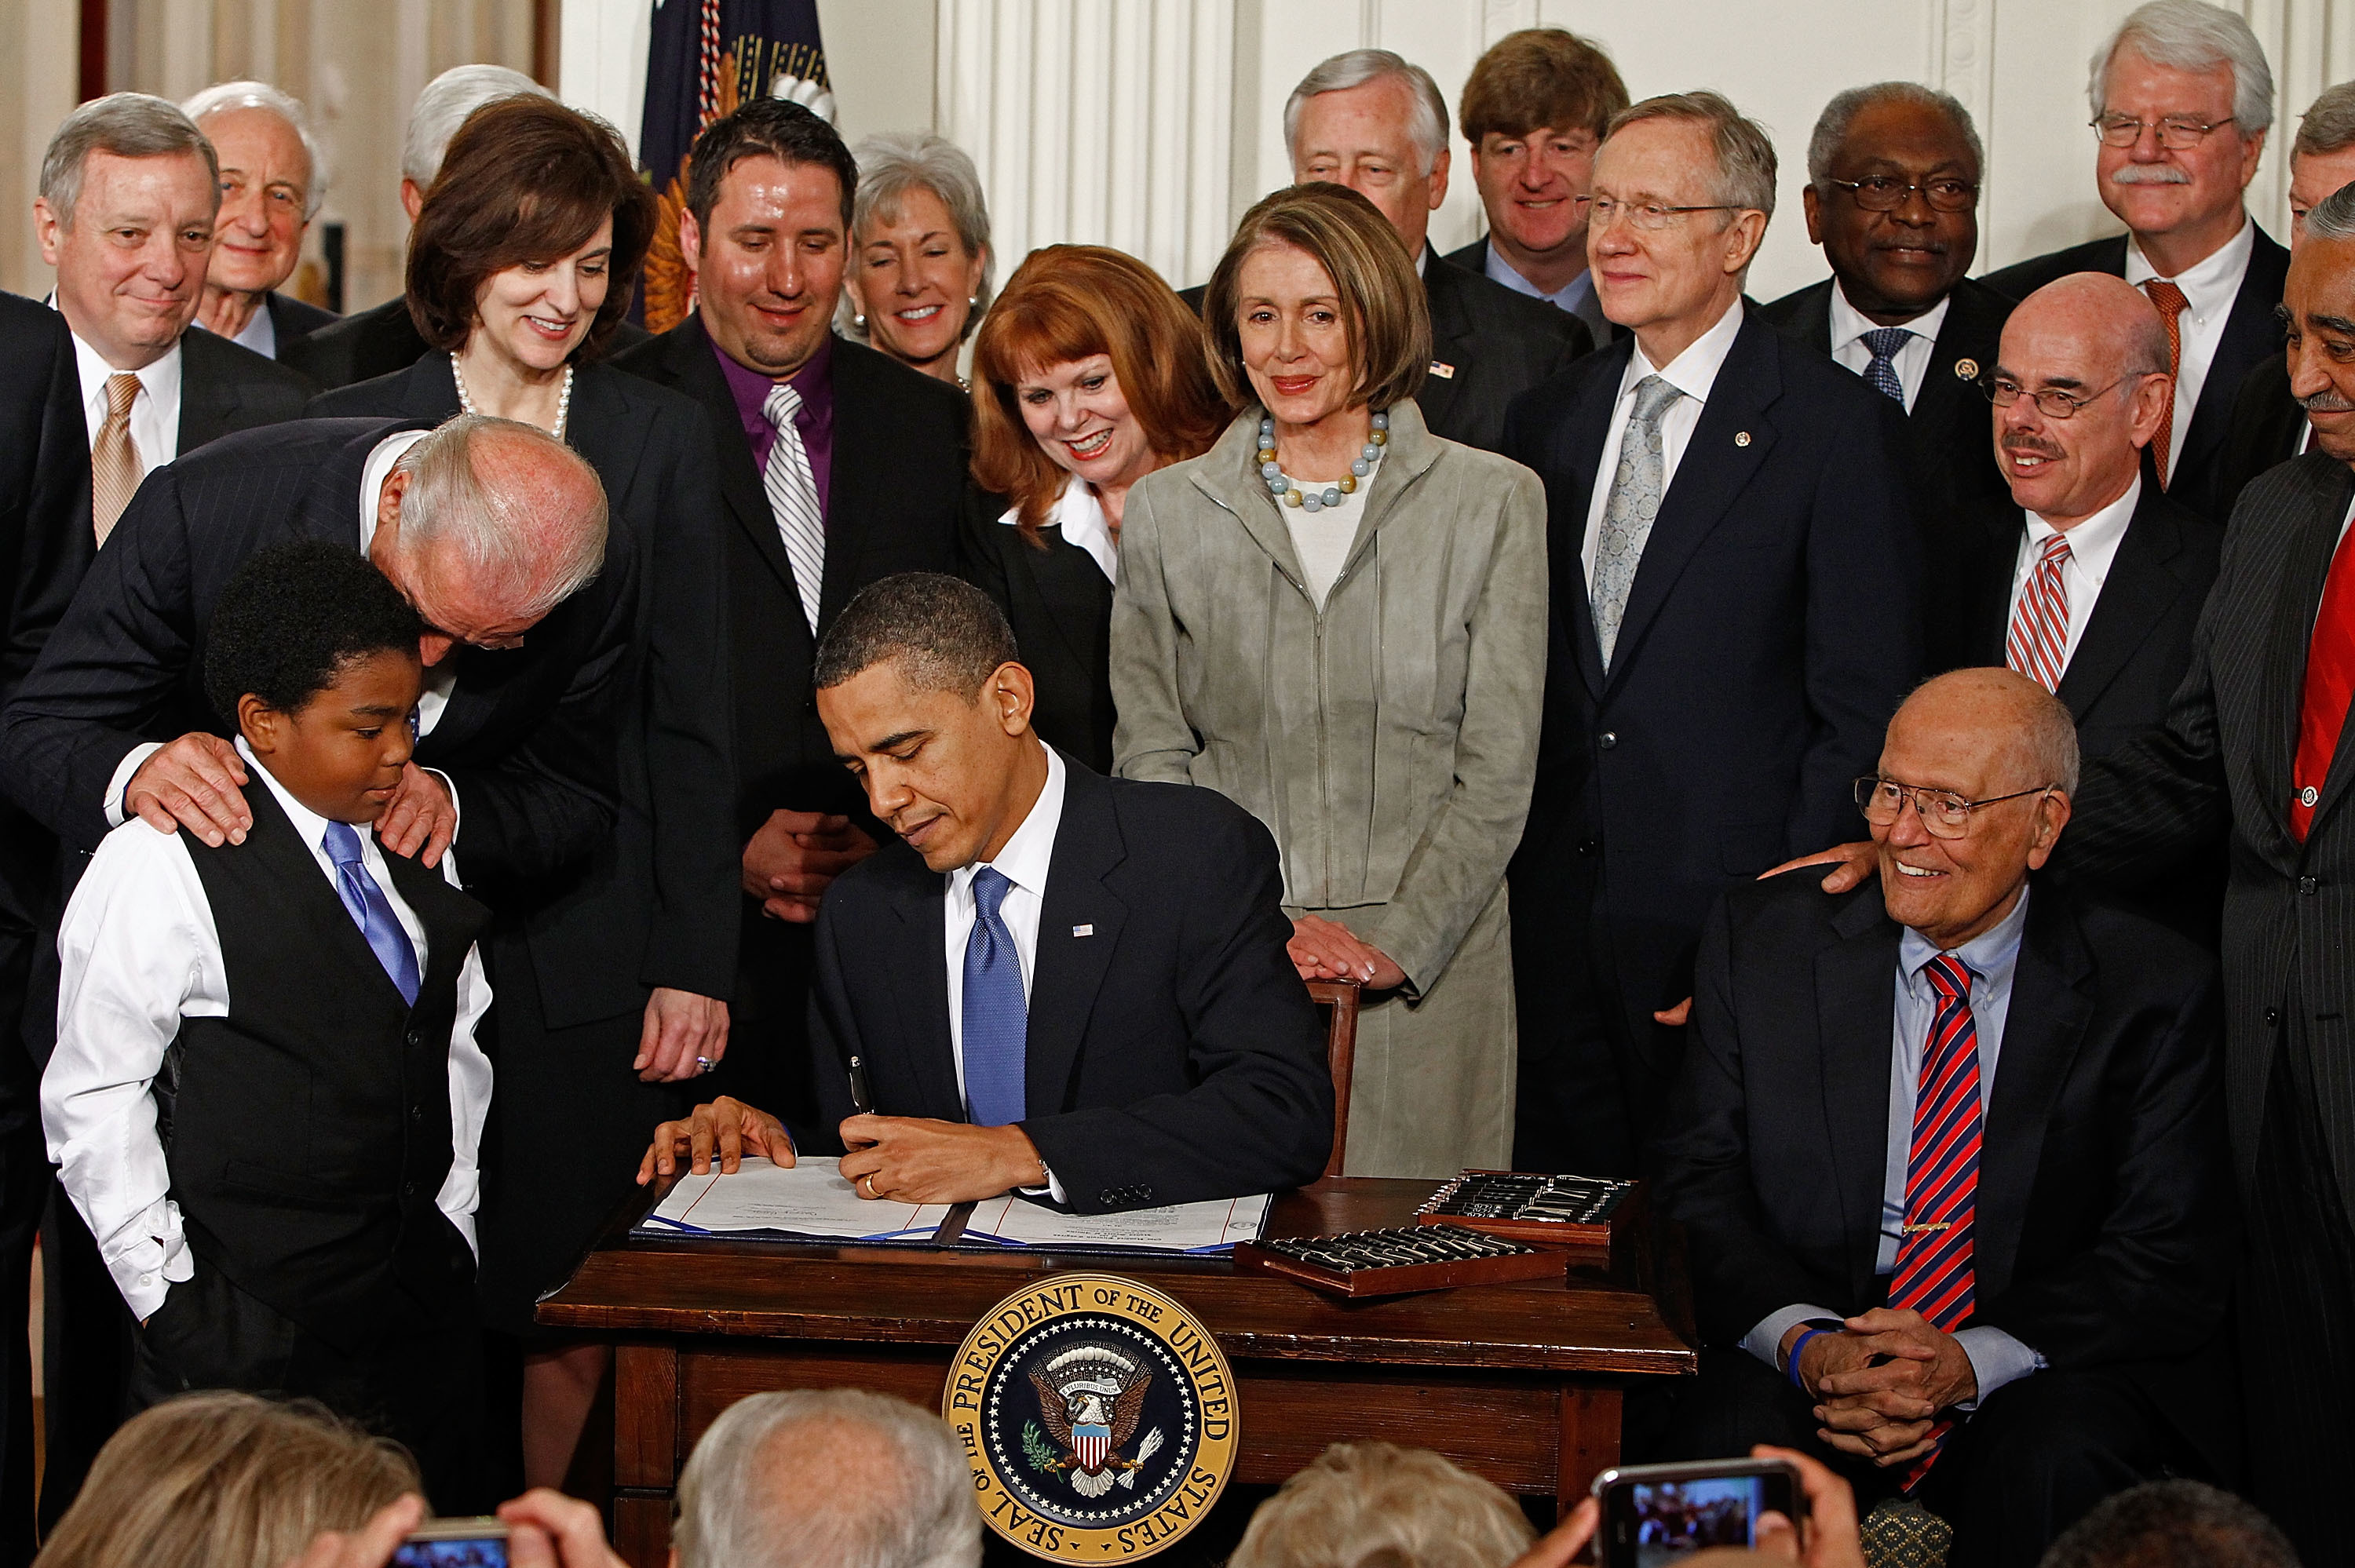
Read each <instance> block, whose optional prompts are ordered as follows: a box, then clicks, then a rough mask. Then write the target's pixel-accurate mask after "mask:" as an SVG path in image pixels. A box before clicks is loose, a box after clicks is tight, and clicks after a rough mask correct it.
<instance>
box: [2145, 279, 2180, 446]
mask: <svg viewBox="0 0 2355 1568" xmlns="http://www.w3.org/2000/svg"><path fill="white" fill-rule="evenodd" d="M2142 291H2143V292H2144V293H2146V294H2148V295H2149V296H2150V302H2151V303H2152V304H2154V305H2157V306H2158V317H2159V320H2161V321H2163V322H2165V323H2167V373H2168V375H2169V376H2175V377H2178V378H2180V377H2181V376H2182V375H2183V311H2184V307H2186V306H2187V305H2189V304H2190V303H2191V302H2190V300H2187V299H2185V298H2184V297H2183V291H2182V290H2180V289H2179V288H2177V287H2176V286H2175V285H2174V284H2172V283H2170V282H2169V281H2167V280H2166V279H2164V278H2153V279H2152V280H2151V281H2149V282H2147V283H2145V284H2144V285H2143V286H2142ZM2174 444H2175V383H2174V382H2173V381H2169V383H2168V385H2167V406H2166V407H2165V408H2162V409H2160V410H2159V415H2158V434H2157V435H2155V436H2153V437H2151V439H2150V457H2151V461H2153V462H2154V463H2156V464H2158V487H2159V489H2161V490H2165V489H2166V488H2167V481H2168V478H2169V474H2168V471H2167V469H2168V461H2169V456H2170V453H2171V450H2172V449H2173V447H2174Z"/></svg>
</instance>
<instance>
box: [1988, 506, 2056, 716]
mask: <svg viewBox="0 0 2355 1568" xmlns="http://www.w3.org/2000/svg"><path fill="white" fill-rule="evenodd" d="M2068 564H2069V535H2066V534H2055V535H2052V537H2051V538H2050V539H2047V540H2045V541H2044V550H2043V554H2041V555H2040V556H2037V558H2036V565H2035V566H2034V567H2030V570H2029V573H2028V582H2027V584H2026V585H2025V586H2024V587H2022V588H2020V590H2019V609H2015V610H2013V611H2012V612H2011V631H2010V634H2009V636H2007V637H2006V638H2005V639H2004V643H2003V657H2004V662H2005V663H2007V664H2009V665H2010V666H2011V667H2012V669H2013V670H2014V671H2016V672H2017V673H2019V674H2022V675H2025V676H2027V677H2028V678H2029V679H2030V680H2031V681H2033V682H2035V683H2037V684H2038V685H2040V686H2041V687H2043V688H2044V689H2045V690H2046V691H2048V692H2057V691H2059V690H2060V689H2061V666H2062V651H2063V650H2065V649H2066V648H2067V647H2068V646H2069V585H2068V584H2067V583H2066V582H2065V581H2063V580H2062V576H2061V568H2062V567H2065V566H2067V565H2068Z"/></svg>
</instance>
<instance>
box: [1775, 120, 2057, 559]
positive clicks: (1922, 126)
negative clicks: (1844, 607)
mask: <svg viewBox="0 0 2355 1568" xmlns="http://www.w3.org/2000/svg"><path fill="white" fill-rule="evenodd" d="M1982 158H1983V154H1982V152H1981V149H1980V146H1979V136H1978V132H1977V129H1975V128H1974V127H1973V126H1972V124H1971V116H1970V111H1968V110H1966V109H1965V108H1964V107H1963V106H1962V105H1961V104H1960V103H1958V102H1956V101H1955V100H1954V98H1952V97H1951V96H1950V95H1948V94H1946V93H1943V92H1939V91H1937V90H1934V89H1932V88H1927V87H1922V86H1919V85H1917V84H1916V83H1913V82H1910V81H1883V82H1876V83H1874V84H1873V85H1871V86H1870V87H1854V88H1850V89H1849V90H1847V91H1846V92H1843V93H1841V94H1839V95H1838V97H1836V98H1834V99H1833V100H1832V101H1830V102H1829V103H1828V104H1826V105H1825V106H1824V112H1823V115H1822V117H1821V118H1820V119H1818V120H1817V122H1816V131H1815V134H1814V136H1813V137H1811V138H1810V139H1809V140H1808V143H1807V185H1806V189H1805V190H1804V191H1802V192H1801V193H1800V196H1801V199H1802V201H1803V202H1804V203H1805V204H1806V217H1807V238H1810V239H1812V240H1814V241H1815V242H1816V243H1817V244H1818V245H1820V246H1822V247H1823V248H1824V260H1827V261H1828V262H1830V263H1831V269H1832V275H1831V276H1830V277H1829V278H1827V279H1825V280H1824V281H1822V282H1820V283H1811V284H1809V285H1808V286H1807V287H1806V288H1804V289H1801V290H1799V291H1797V292H1796V293H1790V294H1785V295H1784V296H1783V297H1782V298H1781V299H1779V300H1776V301H1775V302H1774V303H1773V304H1770V305H1766V306H1764V307H1762V308H1761V309H1760V310H1759V313H1758V314H1759V317H1760V319H1762V320H1764V322H1765V323H1767V324H1768V325H1770V326H1774V327H1776V328H1779V329H1780V330H1781V331H1782V332H1784V333H1785V334H1788V335H1789V336H1791V337H1794V338H1796V339H1797V340H1798V341H1799V342H1801V343H1804V344H1806V345H1807V346H1809V347H1810V348H1816V349H1820V350H1822V351H1823V352H1825V353H1827V354H1829V355H1831V356H1832V357H1833V358H1834V359H1836V360H1838V362H1839V363H1840V364H1841V365H1843V366H1847V367H1848V368H1849V369H1850V370H1853V371H1855V372H1856V373H1857V374H1858V375H1859V376H1863V377H1864V380H1865V384H1866V385H1867V386H1869V387H1871V388H1872V389H1873V390H1874V391H1876V392H1879V393H1881V394H1882V395H1884V396H1886V397H1890V398H1891V399H1893V400H1894V401H1895V402H1896V403H1897V405H1898V406H1899V407H1900V408H1903V409H1904V410H1905V414H1906V418H1905V434H1906V438H1907V450H1906V453H1905V467H1906V471H1907V473H1908V475H1909V477H1911V478H1912V480H1913V483H1914V493H1915V497H1916V500H1917V501H1918V502H1919V503H1921V504H1920V506H1919V508H1918V510H1917V520H1918V521H1919V522H1920V523H1921V524H1922V525H1923V528H1924V529H1925V531H1927V532H1926V534H1925V537H1928V538H1931V539H1933V540H1934V539H1935V538H1937V537H1939V536H1942V535H1945V534H1946V533H1947V532H1948V530H1950V529H1951V528H1952V527H1953V526H1954V522H1955V513H1956V512H1957V511H1968V510H1972V509H1974V508H1975V507H1984V506H1987V505H2008V504H2009V502H2010V499H2011V498H2010V495H2009V493H2008V492H2007V491H2006V489H2005V488H2004V480H2003V474H2002V473H2001V471H1999V470H1998V468H1997V466H1996V465H1995V464H1994V463H1993V462H1991V461H1988V457H1987V407H1986V405H1985V404H1984V403H1983V402H1982V401H1981V400H1980V397H1979V395H1978V390H1977V385H1976V383H1977V378H1978V377H1979V376H1980V375H1981V374H1982V373H1983V372H1984V371H1986V370H1987V367H1988V366H1992V365H1993V364H1994V363H1995V352H1996V343H1997V339H1998V335H1999V334H2001V333H2002V331H2003V323H2004V318H2005V317H2006V316H2008V315H2009V314H2010V313H2011V303H2012V302H2011V301H2010V300H2009V298H2007V297H2006V296H2004V295H2002V294H1998V293H1997V292H1996V291H1994V290H1993V289H1990V288H1988V287H1987V285H1986V284H1984V283H1978V282H1974V281H1971V280H1970V279H1968V278H1966V277H1965V276H1963V274H1964V273H1966V272H1968V271H1969V270H1971V260H1972V259H1973V258H1974V257H1975V256H1977V254H1978V246H1979V217H1978V203H1979V171H1980V166H1981V163H1982Z"/></svg>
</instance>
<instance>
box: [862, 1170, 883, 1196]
mask: <svg viewBox="0 0 2355 1568" xmlns="http://www.w3.org/2000/svg"><path fill="white" fill-rule="evenodd" d="M859 1180H860V1181H864V1182H866V1183H867V1195H868V1197H870V1198H880V1197H881V1196H882V1195H883V1194H882V1193H880V1192H877V1191H876V1190H875V1172H874V1171H868V1173H867V1174H866V1175H864V1176H861V1177H860V1178H859Z"/></svg>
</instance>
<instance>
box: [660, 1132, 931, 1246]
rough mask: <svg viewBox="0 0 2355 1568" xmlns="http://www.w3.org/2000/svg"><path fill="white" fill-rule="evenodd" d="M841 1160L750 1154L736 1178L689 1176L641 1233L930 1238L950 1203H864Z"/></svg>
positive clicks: (715, 1173) (831, 1238) (714, 1173)
mask: <svg viewBox="0 0 2355 1568" xmlns="http://www.w3.org/2000/svg"><path fill="white" fill-rule="evenodd" d="M836 1164H837V1161H836V1160H832V1159H830V1158H827V1157H826V1156H823V1155H806V1154H805V1155H804V1156H802V1158H801V1160H800V1162H799V1163H797V1164H794V1165H792V1166H781V1165H772V1164H771V1163H769V1161H767V1160H763V1159H761V1158H760V1157H759V1156H757V1155H750V1154H748V1155H746V1156H745V1157H744V1160H743V1163H742V1164H741V1165H740V1166H739V1167H738V1168H737V1170H736V1171H735V1173H734V1174H732V1175H725V1176H723V1175H721V1174H720V1173H719V1171H717V1170H715V1171H712V1173H711V1174H710V1175H709V1176H685V1177H681V1178H680V1179H679V1182H678V1185H677V1186H676V1187H673V1188H672V1189H671V1190H670V1192H669V1193H668V1194H667V1195H666V1196H665V1197H664V1199H663V1201H662V1202H660V1203H657V1204H656V1205H655V1209H654V1212H653V1213H650V1214H648V1215H647V1216H646V1217H645V1223H644V1224H643V1225H642V1226H641V1229H649V1230H654V1231H676V1232H678V1233H680V1234H687V1235H730V1234H737V1233H741V1232H744V1231H771V1232H780V1233H783V1234H786V1235H792V1236H807V1237H810V1238H812V1239H814V1240H823V1241H930V1240H931V1239H932V1233H933V1232H935V1231H937V1230H939V1229H940V1228H941V1221H942V1220H943V1218H944V1217H945V1216H946V1215H947V1213H948V1212H949V1206H948V1205H947V1204H945V1203H894V1202H888V1201H882V1200H875V1199H868V1198H862V1197H860V1196H859V1195H858V1191H857V1189H855V1188H853V1187H852V1186H851V1184H850V1183H849V1182H847V1181H844V1180H843V1179H842V1176H841V1173H840V1172H839V1171H837V1170H836V1169H835V1166H836Z"/></svg>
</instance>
